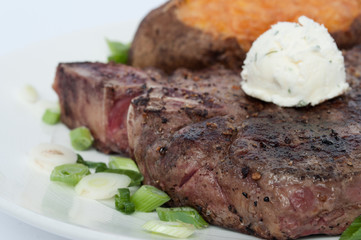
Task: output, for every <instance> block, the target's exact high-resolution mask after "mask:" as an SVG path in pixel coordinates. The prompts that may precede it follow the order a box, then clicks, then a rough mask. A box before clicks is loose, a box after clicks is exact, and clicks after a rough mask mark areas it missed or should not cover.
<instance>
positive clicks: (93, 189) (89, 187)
mask: <svg viewBox="0 0 361 240" xmlns="http://www.w3.org/2000/svg"><path fill="white" fill-rule="evenodd" d="M129 183H130V178H129V177H128V176H126V175H121V174H114V173H105V172H101V173H94V174H91V175H87V176H85V177H84V178H83V179H82V180H80V182H79V183H78V184H77V185H76V186H75V192H76V193H77V194H78V195H80V196H83V197H87V198H91V199H108V198H111V197H114V196H115V194H117V191H118V188H125V187H128V185H129Z"/></svg>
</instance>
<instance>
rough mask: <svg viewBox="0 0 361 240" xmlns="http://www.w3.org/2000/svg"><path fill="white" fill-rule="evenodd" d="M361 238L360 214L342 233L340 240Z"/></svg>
mask: <svg viewBox="0 0 361 240" xmlns="http://www.w3.org/2000/svg"><path fill="white" fill-rule="evenodd" d="M359 239H361V216H358V217H357V218H356V219H355V220H354V221H353V222H352V223H351V225H350V226H349V227H348V228H347V229H346V230H345V231H344V232H343V233H342V235H341V237H340V240H359Z"/></svg>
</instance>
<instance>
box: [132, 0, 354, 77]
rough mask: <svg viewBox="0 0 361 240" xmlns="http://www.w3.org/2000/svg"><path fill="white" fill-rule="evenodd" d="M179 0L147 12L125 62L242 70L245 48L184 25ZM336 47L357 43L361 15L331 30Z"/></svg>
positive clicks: (166, 68) (167, 69) (168, 67)
mask: <svg viewBox="0 0 361 240" xmlns="http://www.w3.org/2000/svg"><path fill="white" fill-rule="evenodd" d="M182 2H183V0H171V1H169V2H167V3H165V4H163V5H162V6H160V7H159V8H157V9H155V10H153V11H151V12H150V13H149V14H148V15H147V16H146V17H145V18H144V19H143V21H142V22H141V24H140V25H139V27H138V30H137V32H136V34H135V37H134V39H133V42H132V46H131V49H130V52H129V64H130V65H132V66H135V67H140V68H145V67H156V68H159V69H163V70H164V71H165V72H168V73H170V72H172V71H174V70H175V69H177V68H180V67H185V68H188V69H201V68H204V67H207V66H210V65H213V64H219V63H220V64H223V65H224V66H225V67H226V68H229V69H233V70H236V71H239V70H241V69H242V64H243V60H244V59H245V57H246V51H244V49H242V47H241V46H240V45H239V43H238V41H237V39H236V38H234V37H227V38H225V37H223V36H222V35H221V34H219V35H214V34H211V33H206V32H204V31H202V30H199V29H196V28H193V27H190V26H187V25H185V24H184V23H183V22H182V21H181V20H179V19H178V17H177V16H176V13H175V11H176V9H177V7H178V6H179V5H180V4H182ZM331 35H332V36H333V37H334V39H335V41H336V43H337V45H338V47H339V48H340V49H346V48H351V47H353V46H355V45H357V44H360V43H361V15H359V16H358V17H357V18H355V19H354V21H353V23H352V25H351V26H350V28H349V29H348V30H346V31H337V32H333V33H331Z"/></svg>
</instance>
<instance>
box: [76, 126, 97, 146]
mask: <svg viewBox="0 0 361 240" xmlns="http://www.w3.org/2000/svg"><path fill="white" fill-rule="evenodd" d="M93 140H94V138H93V136H92V135H91V133H90V131H89V129H88V128H86V127H78V128H75V129H73V130H71V131H70V141H71V145H72V146H73V148H75V149H76V150H79V151H83V150H87V149H89V148H90V147H91V146H92V144H93Z"/></svg>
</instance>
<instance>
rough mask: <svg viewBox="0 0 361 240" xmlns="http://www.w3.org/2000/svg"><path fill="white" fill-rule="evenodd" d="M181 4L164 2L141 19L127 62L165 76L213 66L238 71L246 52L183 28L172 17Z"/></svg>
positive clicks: (227, 41)
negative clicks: (179, 71)
mask: <svg viewBox="0 0 361 240" xmlns="http://www.w3.org/2000/svg"><path fill="white" fill-rule="evenodd" d="M181 2H182V1H170V2H167V3H165V4H164V5H162V6H161V7H159V8H157V9H155V10H153V11H151V12H150V13H149V14H148V15H147V16H146V17H145V18H144V19H143V21H142V22H141V24H140V25H139V28H138V30H137V32H136V34H135V37H134V40H133V42H132V46H131V48H130V52H129V63H130V64H131V65H132V66H135V67H140V68H144V67H156V68H160V69H163V70H164V71H165V72H168V73H169V72H172V71H174V70H175V69H177V68H179V67H185V68H188V69H201V68H204V67H207V66H210V65H213V64H215V63H221V64H223V65H224V66H226V67H227V68H230V69H235V70H239V69H241V67H242V64H243V60H244V59H245V57H246V53H245V52H244V51H243V50H242V49H241V47H240V45H239V44H238V42H237V40H236V39H235V38H221V37H217V36H213V35H212V34H210V33H205V32H202V31H201V30H198V29H195V28H192V27H189V26H186V25H185V24H184V23H182V22H181V21H180V20H178V18H177V16H176V15H175V10H176V8H177V6H178V4H181Z"/></svg>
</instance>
